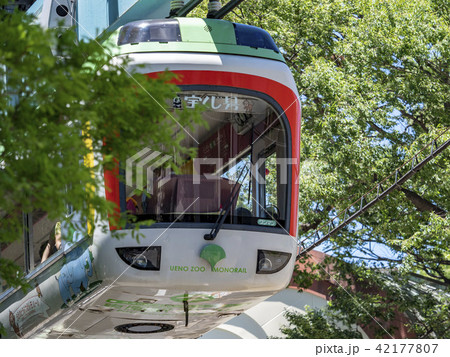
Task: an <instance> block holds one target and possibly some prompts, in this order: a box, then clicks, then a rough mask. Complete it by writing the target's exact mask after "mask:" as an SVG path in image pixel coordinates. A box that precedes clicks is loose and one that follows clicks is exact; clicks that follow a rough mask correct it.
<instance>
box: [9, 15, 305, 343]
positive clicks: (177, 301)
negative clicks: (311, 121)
mask: <svg viewBox="0 0 450 357" xmlns="http://www.w3.org/2000/svg"><path fill="white" fill-rule="evenodd" d="M111 40H113V41H114V42H116V43H117V45H118V49H117V53H116V54H115V56H116V58H117V59H120V57H122V56H128V57H129V60H130V61H129V63H128V64H127V66H128V68H127V70H128V71H137V72H140V73H145V74H148V76H150V77H154V76H156V75H157V74H158V73H160V72H163V71H165V70H169V71H171V72H173V73H175V74H176V75H177V76H178V82H177V85H178V86H179V88H180V92H179V93H178V94H177V95H176V96H175V98H174V99H173V101H172V103H170V104H169V107H170V108H169V111H170V112H171V113H173V115H176V111H177V110H189V109H190V108H196V107H197V106H198V105H202V106H203V107H205V108H206V109H205V110H204V111H203V112H202V117H203V119H204V121H205V122H207V125H204V126H196V127H194V129H191V130H190V131H189V135H186V136H185V139H184V141H183V145H184V146H185V147H189V148H193V149H195V151H196V153H197V154H196V156H195V157H194V158H193V159H191V160H189V158H187V157H184V158H183V160H184V161H183V162H184V164H183V165H182V166H181V167H180V168H179V170H177V171H176V172H175V171H172V170H171V169H170V168H168V166H167V165H164V164H165V163H166V162H168V161H169V160H170V159H171V158H170V157H169V156H168V155H165V154H161V153H159V152H154V151H151V150H150V149H148V148H147V147H146V146H145V143H143V146H142V150H141V151H139V152H138V153H136V155H134V156H132V157H130V159H129V160H127V162H126V163H122V167H123V168H124V169H123V172H121V174H122V175H123V176H124V179H123V180H119V179H118V178H117V177H116V176H115V175H114V174H113V173H112V172H106V173H105V177H104V180H105V187H106V188H108V189H105V192H104V194H105V195H106V198H107V199H108V200H110V201H112V202H115V203H116V204H117V206H118V207H120V209H121V211H122V212H125V211H128V212H129V213H130V214H133V215H134V216H135V217H136V219H137V221H146V220H149V219H151V220H153V221H154V222H155V223H154V224H152V225H149V226H144V227H143V228H141V229H140V234H141V238H140V239H139V241H136V239H135V238H134V237H133V234H132V231H133V227H132V226H128V227H124V228H123V229H121V233H122V234H123V237H122V239H120V240H117V239H114V238H112V236H111V231H112V230H115V229H117V228H114V227H110V230H109V231H108V232H102V231H101V230H100V229H96V230H95V231H94V234H93V239H91V240H90V239H88V238H83V237H81V236H80V237H76V235H77V232H69V231H67V230H65V229H64V227H62V228H61V227H59V225H58V224H57V223H56V222H55V221H50V220H49V219H48V217H47V216H46V214H45V212H35V213H34V214H33V215H28V216H26V217H25V221H26V222H27V224H28V226H29V227H30V229H29V232H32V234H31V233H30V234H28V236H26V237H25V238H24V242H21V243H20V242H18V243H14V244H11V245H8V246H6V245H5V246H2V253H1V254H2V257H11V258H12V259H13V260H16V261H24V260H25V263H24V264H25V266H26V267H27V269H26V271H28V275H27V276H26V278H27V279H28V281H29V283H30V285H31V286H32V289H30V290H28V291H23V290H21V289H7V288H5V289H4V291H3V292H1V295H0V322H1V324H2V326H3V331H2V338H5V337H6V338H14V337H39V338H60V337H61V338H69V337H73V338H83V337H103V338H117V337H119V338H120V337H124V338H127V337H138V338H142V337H156V338H173V337H175V338H196V337H199V336H201V335H202V334H203V333H205V332H207V331H209V330H211V329H212V328H214V327H215V326H217V325H219V324H221V323H223V322H225V321H226V320H228V319H230V318H232V317H233V316H236V315H239V314H240V313H242V312H243V311H245V310H246V309H248V308H249V307H251V306H253V305H255V304H257V303H258V302H260V301H262V300H264V299H266V298H267V297H269V296H271V295H273V294H275V293H276V292H277V291H280V290H281V289H284V288H285V287H286V285H287V284H288V283H289V281H290V279H291V275H292V272H293V267H294V263H295V258H296V253H297V247H298V245H297V239H296V236H297V210H298V180H297V179H298V175H299V155H300V154H299V150H300V103H299V97H298V93H297V90H296V87H295V83H294V79H293V77H292V74H291V72H290V70H289V68H288V67H287V65H286V63H285V60H284V59H283V56H282V54H281V53H280V50H279V49H278V48H277V46H276V45H275V43H274V41H273V39H272V38H271V37H270V35H269V34H268V33H267V32H266V31H264V30H262V29H260V28H256V27H253V26H248V25H242V24H237V23H231V22H228V21H224V20H217V19H199V18H173V19H162V20H140V21H135V22H131V23H128V24H126V25H124V26H122V27H120V28H119V29H118V30H117V31H115V32H114V33H113V34H112V37H111ZM180 130H181V129H180ZM49 232H50V233H49ZM48 234H50V235H51V236H52V237H53V239H54V240H55V239H56V241H59V240H60V239H62V240H64V236H66V235H68V234H70V235H72V236H74V237H75V239H74V240H75V243H73V244H64V243H62V245H63V249H61V250H59V251H57V252H56V253H54V254H53V255H51V256H50V257H49V259H47V260H45V261H43V262H42V263H41V259H40V258H38V251H39V248H40V246H41V244H42V242H46V241H47V239H48ZM21 244H22V245H21ZM23 244H24V245H25V248H26V249H25V254H24V253H23V249H22V250H21V248H20V247H22V248H23ZM20 251H22V253H20Z"/></svg>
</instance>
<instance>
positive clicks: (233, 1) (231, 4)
mask: <svg viewBox="0 0 450 357" xmlns="http://www.w3.org/2000/svg"><path fill="white" fill-rule="evenodd" d="M242 1H244V0H230V1H228V2H227V3H226V4H225V5H224V6H222V8H221V9H220V10H218V11H217V12H216V13H215V14H214V15H213V16H212V18H213V19H222V18H223V17H224V16H225V15H227V14H228V13H229V12H231V11H233V10H234V8H235V7H237V6H239V4H240V3H241V2H242Z"/></svg>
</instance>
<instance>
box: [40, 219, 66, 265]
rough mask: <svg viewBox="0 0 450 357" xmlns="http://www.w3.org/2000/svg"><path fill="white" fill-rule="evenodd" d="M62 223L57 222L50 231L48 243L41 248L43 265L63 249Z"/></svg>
mask: <svg viewBox="0 0 450 357" xmlns="http://www.w3.org/2000/svg"><path fill="white" fill-rule="evenodd" d="M61 246H62V240H61V222H56V224H55V225H54V226H53V228H52V230H51V231H50V237H49V239H48V241H47V242H45V243H44V244H43V245H42V246H41V250H40V251H39V253H40V255H41V263H43V262H45V261H46V260H47V259H48V258H49V257H50V256H51V255H52V254H54V253H56V252H57V251H58V250H60V249H61Z"/></svg>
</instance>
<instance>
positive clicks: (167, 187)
mask: <svg viewBox="0 0 450 357" xmlns="http://www.w3.org/2000/svg"><path fill="white" fill-rule="evenodd" d="M198 105H202V106H203V107H205V108H206V110H205V111H203V113H202V116H203V119H204V120H205V122H206V125H203V126H199V127H196V128H195V129H194V130H193V131H190V135H187V134H186V135H185V139H184V140H183V146H185V147H190V148H193V149H194V150H193V152H195V154H194V155H192V157H183V158H182V162H181V163H180V162H175V164H176V165H175V166H177V167H178V169H176V170H174V169H173V165H170V163H171V162H172V161H173V160H175V159H174V158H173V157H171V156H170V155H167V154H162V153H159V152H154V151H151V150H150V149H146V148H145V146H143V150H142V151H141V152H140V154H139V155H137V156H138V158H133V159H132V160H127V162H128V164H127V165H126V172H125V176H126V182H125V183H124V184H123V185H124V186H125V190H122V193H123V192H125V195H122V210H126V211H127V212H128V214H130V215H133V216H135V218H136V219H137V220H138V221H139V220H154V221H156V222H174V221H176V222H177V223H178V222H184V223H214V222H216V220H217V218H218V217H219V215H223V214H224V213H225V212H226V211H228V214H227V215H226V219H225V222H224V223H225V224H235V225H246V226H250V227H248V228H251V226H254V227H255V226H265V227H278V228H280V227H281V228H287V227H286V223H287V222H286V219H287V212H288V209H289V207H288V204H289V202H288V194H289V183H290V177H291V176H290V160H289V159H288V147H287V141H288V139H287V138H288V135H287V131H286V129H285V124H283V121H282V117H281V115H282V113H279V112H277V111H276V110H275V109H274V107H273V106H271V105H270V104H269V103H268V102H266V101H265V100H263V99H260V98H258V97H256V96H249V95H242V94H238V93H228V92H209V91H195V92H194V91H189V92H187V91H185V92H182V93H181V94H179V95H178V96H177V97H176V98H174V100H173V103H172V106H173V109H172V112H173V113H175V114H176V111H177V110H188V109H189V108H195V107H196V106H198ZM135 156H136V155H135ZM177 161H179V158H178V159H177ZM248 228H247V229H248Z"/></svg>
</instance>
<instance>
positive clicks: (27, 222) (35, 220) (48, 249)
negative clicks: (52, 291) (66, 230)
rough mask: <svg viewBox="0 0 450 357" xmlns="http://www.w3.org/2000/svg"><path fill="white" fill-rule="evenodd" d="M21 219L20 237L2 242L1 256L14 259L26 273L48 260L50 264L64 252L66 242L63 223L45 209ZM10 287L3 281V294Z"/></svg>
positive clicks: (25, 215) (1, 290) (0, 290)
mask: <svg viewBox="0 0 450 357" xmlns="http://www.w3.org/2000/svg"><path fill="white" fill-rule="evenodd" d="M22 222H23V224H22V229H21V232H20V238H19V239H17V240H15V241H13V242H10V243H2V244H1V253H0V256H1V257H2V258H5V259H9V260H11V261H13V262H14V263H15V264H16V265H18V266H19V267H20V269H21V271H22V272H23V274H24V275H26V274H28V273H30V272H32V271H33V270H34V269H35V268H37V267H38V266H40V265H41V264H45V262H46V261H47V264H51V263H50V260H51V259H50V258H51V257H52V256H56V255H58V254H61V252H62V248H63V241H62V237H61V223H60V222H59V220H57V219H52V220H51V219H49V218H48V215H47V213H46V212H45V211H42V210H36V211H34V212H33V213H32V214H22ZM17 274H20V272H19V271H18V272H17ZM8 288H9V286H7V284H6V282H5V281H3V280H2V281H1V287H0V293H2V292H4V291H5V290H7V289H8Z"/></svg>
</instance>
